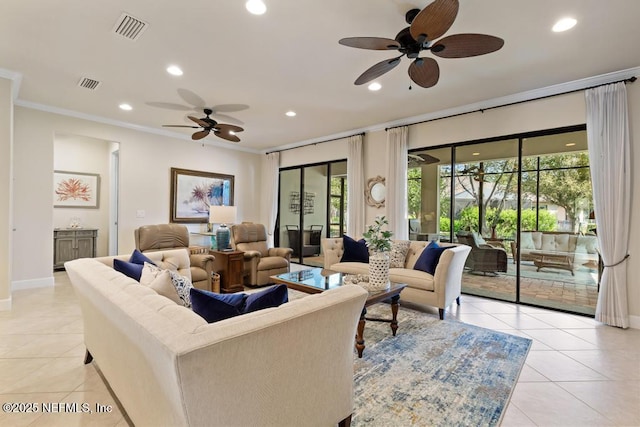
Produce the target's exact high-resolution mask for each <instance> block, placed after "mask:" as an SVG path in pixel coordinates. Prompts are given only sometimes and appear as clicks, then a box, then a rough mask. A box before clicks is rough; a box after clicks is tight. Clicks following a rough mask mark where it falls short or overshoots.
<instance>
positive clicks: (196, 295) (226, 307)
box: [189, 288, 246, 323]
mask: <svg viewBox="0 0 640 427" xmlns="http://www.w3.org/2000/svg"><path fill="white" fill-rule="evenodd" d="M189 292H190V297H191V309H192V310H193V311H194V312H195V313H197V314H199V315H200V316H202V318H203V319H204V320H206V321H207V322H208V323H214V322H218V321H220V320H224V319H229V318H231V317H234V316H238V315H239V314H241V311H240V310H241V307H242V305H243V304H244V300H245V298H246V295H245V294H217V293H214V292H209V291H205V290H202V289H197V288H191V290H190V291H189Z"/></svg>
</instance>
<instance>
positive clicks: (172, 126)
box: [162, 125, 200, 129]
mask: <svg viewBox="0 0 640 427" xmlns="http://www.w3.org/2000/svg"><path fill="white" fill-rule="evenodd" d="M162 127H164V128H192V129H198V128H199V127H200V126H188V125H162Z"/></svg>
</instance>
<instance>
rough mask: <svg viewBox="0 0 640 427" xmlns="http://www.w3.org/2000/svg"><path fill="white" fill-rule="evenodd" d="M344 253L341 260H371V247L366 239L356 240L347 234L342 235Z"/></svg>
mask: <svg viewBox="0 0 640 427" xmlns="http://www.w3.org/2000/svg"><path fill="white" fill-rule="evenodd" d="M342 245H343V247H344V253H343V254H342V258H341V259H340V262H369V248H367V243H366V242H365V241H364V239H360V240H357V241H356V240H354V239H352V238H351V237H349V236H347V235H346V234H345V235H344V236H343V237H342Z"/></svg>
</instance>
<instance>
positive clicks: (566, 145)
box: [564, 142, 576, 147]
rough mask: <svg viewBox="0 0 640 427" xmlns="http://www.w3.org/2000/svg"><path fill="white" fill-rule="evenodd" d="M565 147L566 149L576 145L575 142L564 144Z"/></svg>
mask: <svg viewBox="0 0 640 427" xmlns="http://www.w3.org/2000/svg"><path fill="white" fill-rule="evenodd" d="M564 145H565V147H573V146H574V145H576V143H575V142H569V143H567V144H564Z"/></svg>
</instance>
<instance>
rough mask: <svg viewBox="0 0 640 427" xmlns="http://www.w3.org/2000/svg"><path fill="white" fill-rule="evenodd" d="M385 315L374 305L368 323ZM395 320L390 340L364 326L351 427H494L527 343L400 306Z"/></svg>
mask: <svg viewBox="0 0 640 427" xmlns="http://www.w3.org/2000/svg"><path fill="white" fill-rule="evenodd" d="M390 314H391V309H390V307H389V306H388V305H387V304H377V305H374V306H372V307H370V308H368V313H367V317H381V318H384V317H389V316H390ZM398 321H399V328H398V333H397V336H395V337H393V335H392V334H391V329H390V327H389V324H388V323H381V322H367V323H366V327H365V331H364V337H365V344H366V348H365V350H364V354H363V357H362V359H358V358H357V355H356V356H355V367H354V368H355V377H354V378H355V390H354V398H355V409H354V417H353V420H352V425H353V426H356V427H360V426H365V425H366V426H410V425H415V426H495V425H498V424H499V422H500V420H501V417H502V415H503V412H504V410H505V408H506V406H507V404H508V402H509V398H510V396H511V392H512V390H513V387H514V386H515V384H516V382H517V380H518V376H519V375H520V370H521V369H522V366H523V364H524V360H525V358H526V357H527V353H528V352H529V348H530V346H531V340H529V339H526V338H521V337H517V336H514V335H508V334H504V333H500V332H495V331H491V330H488V329H484V328H480V327H477V326H472V325H468V324H465V323H461V322H457V321H452V320H444V321H441V320H438V319H437V318H436V317H433V316H431V315H427V314H424V313H420V312H418V311H414V310H410V309H406V308H403V307H401V308H400V311H399V313H398Z"/></svg>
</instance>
